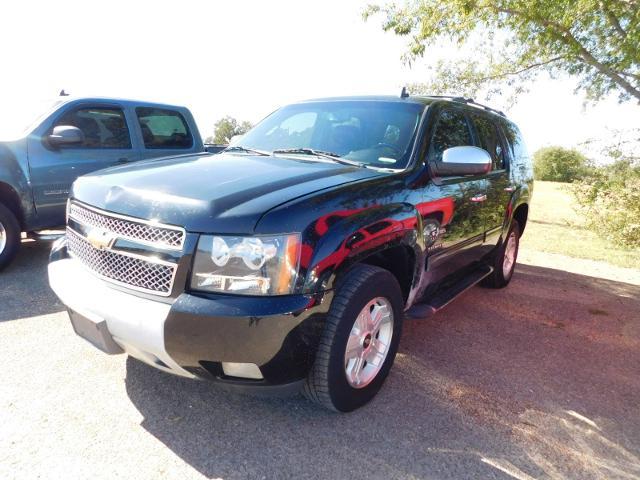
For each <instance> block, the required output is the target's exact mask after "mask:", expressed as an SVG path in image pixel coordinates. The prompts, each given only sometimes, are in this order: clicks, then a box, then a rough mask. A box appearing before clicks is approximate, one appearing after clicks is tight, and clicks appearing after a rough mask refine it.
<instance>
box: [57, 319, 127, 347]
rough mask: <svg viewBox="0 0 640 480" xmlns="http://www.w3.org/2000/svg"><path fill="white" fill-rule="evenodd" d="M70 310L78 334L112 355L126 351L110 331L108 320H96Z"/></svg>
mask: <svg viewBox="0 0 640 480" xmlns="http://www.w3.org/2000/svg"><path fill="white" fill-rule="evenodd" d="M68 312H69V318H70V319H71V326H72V327H73V330H74V331H75V332H76V334H77V335H78V336H80V337H82V338H84V339H85V340H86V341H88V342H89V343H91V345H93V346H94V347H96V348H98V349H100V350H102V351H103V352H105V353H108V354H110V355H115V354H117V353H124V350H122V348H121V347H120V345H118V344H117V343H116V342H115V341H114V340H113V337H112V336H111V333H109V329H108V328H107V322H106V320H99V321H94V320H92V319H90V318H87V317H85V316H84V315H81V314H79V313H78V312H76V311H74V310H71V309H68Z"/></svg>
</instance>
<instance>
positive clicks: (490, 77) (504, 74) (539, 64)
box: [478, 55, 565, 82]
mask: <svg viewBox="0 0 640 480" xmlns="http://www.w3.org/2000/svg"><path fill="white" fill-rule="evenodd" d="M563 58H565V56H564V55H560V56H558V57H554V58H552V59H550V60H546V61H544V62H537V63H532V64H531V65H527V66H526V67H524V68H521V69H520V70H516V71H513V72H502V73H499V74H496V75H488V76H486V77H481V78H479V79H478V81H479V82H486V81H488V80H497V79H500V78H505V77H512V76H516V75H520V74H522V73H524V72H528V71H529V70H533V69H534V68H538V67H543V66H545V65H549V64H550V63H553V62H557V61H558V60H562V59H563Z"/></svg>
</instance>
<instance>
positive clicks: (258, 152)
mask: <svg viewBox="0 0 640 480" xmlns="http://www.w3.org/2000/svg"><path fill="white" fill-rule="evenodd" d="M223 152H246V153H255V154H256V155H263V156H267V157H269V156H271V154H270V153H269V152H264V151H262V150H256V149H255V148H247V147H243V146H242V145H233V146H231V147H227V148H225V149H224V150H223Z"/></svg>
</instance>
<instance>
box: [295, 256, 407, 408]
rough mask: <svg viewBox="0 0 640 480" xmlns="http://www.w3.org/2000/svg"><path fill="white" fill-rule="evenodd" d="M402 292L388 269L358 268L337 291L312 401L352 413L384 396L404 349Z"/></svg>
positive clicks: (310, 384)
mask: <svg viewBox="0 0 640 480" xmlns="http://www.w3.org/2000/svg"><path fill="white" fill-rule="evenodd" d="M402 307H403V299H402V291H401V289H400V285H398V281H397V280H396V278H395V277H394V276H393V275H392V274H391V273H390V272H389V271H387V270H384V269H382V268H379V267H374V266H370V265H358V266H356V267H354V268H353V269H352V270H351V271H350V272H348V273H347V274H346V275H345V277H344V278H343V279H342V281H341V282H340V283H339V285H338V288H337V289H336V293H335V297H334V299H333V302H332V303H331V308H330V309H329V313H328V315H327V319H326V324H325V328H324V332H323V334H322V338H321V340H320V345H319V347H318V352H317V354H316V360H315V363H314V365H313V367H312V370H311V372H310V373H309V376H308V378H307V381H306V383H305V388H304V393H305V395H306V396H307V398H309V399H310V400H312V401H314V402H316V403H318V404H320V405H322V406H323V407H326V408H328V409H330V410H334V411H339V412H350V411H352V410H355V409H356V408H359V407H361V406H363V405H364V404H366V403H367V402H369V401H370V400H371V399H372V398H373V397H374V396H375V395H376V393H378V391H379V390H380V388H381V387H382V384H383V383H384V380H385V378H386V377H387V375H388V374H389V370H390V369H391V366H392V365H393V361H394V359H395V356H396V352H397V350H398V344H399V341H400V335H401V332H402Z"/></svg>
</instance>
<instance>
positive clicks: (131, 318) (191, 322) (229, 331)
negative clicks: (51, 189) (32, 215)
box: [49, 239, 331, 391]
mask: <svg viewBox="0 0 640 480" xmlns="http://www.w3.org/2000/svg"><path fill="white" fill-rule="evenodd" d="M49 282H50V284H51V288H52V289H53V290H54V292H55V293H56V295H58V297H59V298H60V299H61V300H62V302H63V303H64V304H65V305H66V306H67V307H69V309H71V310H73V311H75V312H77V313H78V314H80V315H82V316H83V317H86V318H88V319H90V320H92V321H95V322H100V321H104V322H106V326H107V329H108V332H109V334H110V335H111V336H112V338H113V341H114V342H115V343H116V344H117V345H118V346H119V347H121V348H122V350H124V352H126V353H127V354H129V355H131V356H132V357H135V358H137V359H139V360H142V361H143V362H145V363H147V364H149V365H152V366H154V367H156V368H158V369H160V370H164V371H166V372H169V373H174V374H177V375H181V376H184V377H191V378H207V379H212V380H217V381H219V382H221V383H223V384H225V385H227V386H228V387H229V388H232V389H241V390H257V391H272V390H276V391H277V390H278V388H279V387H281V389H282V390H286V391H290V390H295V389H296V388H297V387H299V386H300V385H301V382H302V380H304V378H305V377H306V375H307V373H308V371H309V369H310V367H311V365H312V364H313V360H314V358H315V352H316V348H317V344H318V341H319V338H320V334H321V332H322V328H323V323H324V318H325V315H326V312H327V309H328V306H329V304H330V295H331V294H330V292H328V293H325V294H323V295H320V296H308V295H286V296H279V297H243V296H237V295H235V296H232V295H212V294H196V293H188V292H185V293H182V294H180V295H179V296H178V297H177V298H176V299H175V300H174V301H172V302H170V303H167V299H162V300H160V299H158V300H155V299H152V298H149V296H148V295H142V294H137V293H135V292H132V291H127V290H126V289H123V288H121V287H117V286H113V285H111V284H109V283H107V282H105V281H103V280H100V279H98V278H97V277H95V276H94V275H93V274H92V273H91V272H89V271H88V270H86V269H85V268H84V266H82V265H81V264H80V262H78V261H77V260H75V259H73V258H69V256H68V255H67V253H66V246H65V241H64V239H62V240H60V241H58V242H57V243H56V244H55V245H54V249H53V251H52V253H51V259H50V263H49ZM223 362H225V363H227V362H230V363H242V364H244V363H250V364H255V365H257V366H258V368H259V369H260V373H261V375H262V377H263V379H261V380H252V379H244V378H240V377H231V376H229V375H226V374H225V372H224V370H223V366H222V364H223Z"/></svg>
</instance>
